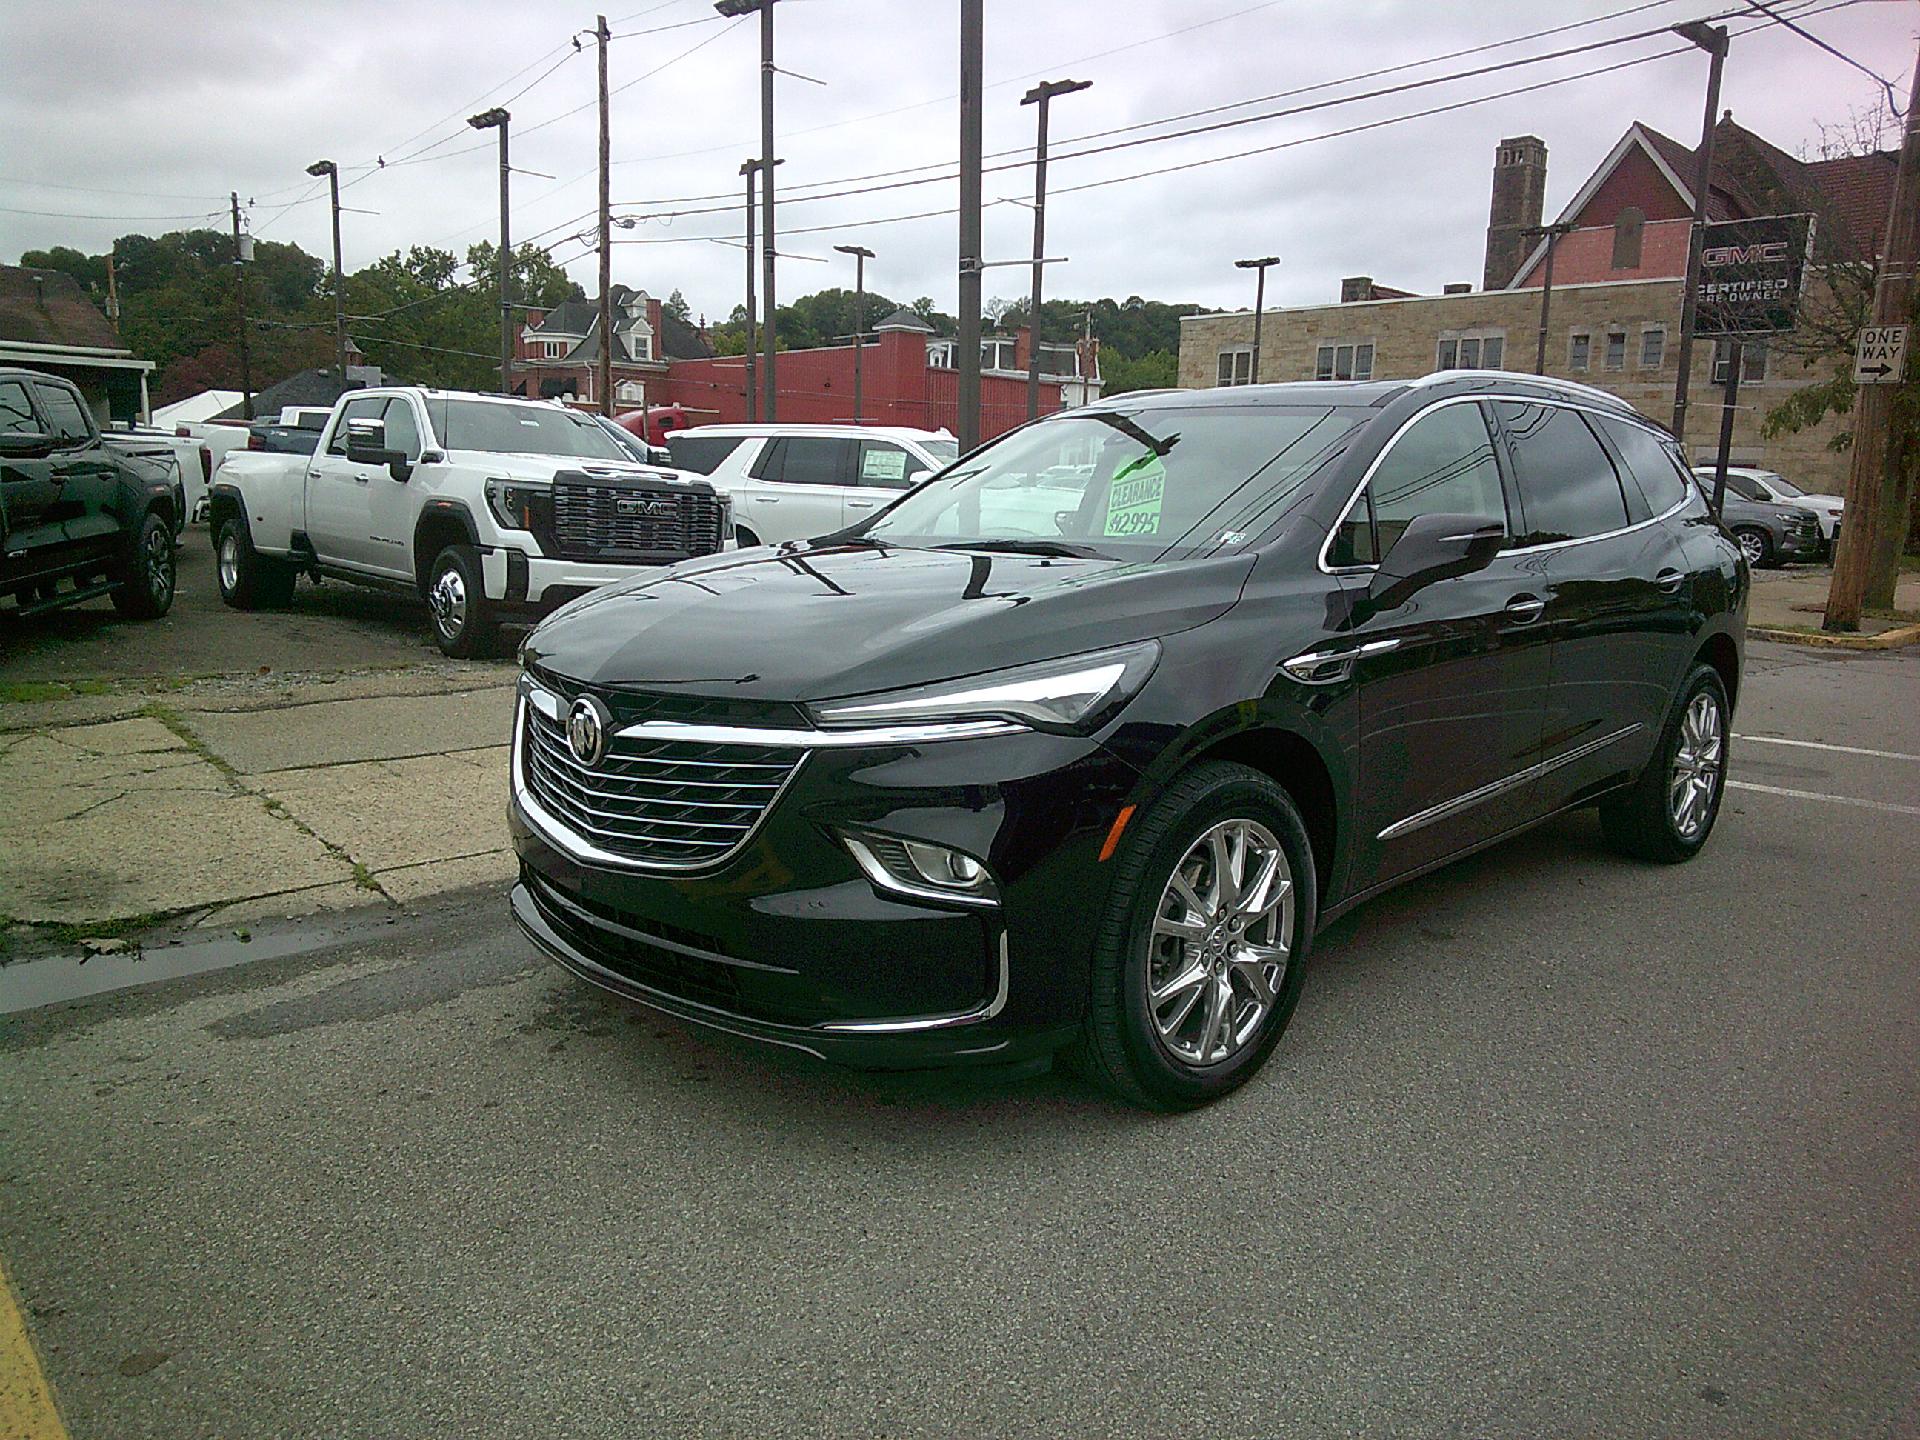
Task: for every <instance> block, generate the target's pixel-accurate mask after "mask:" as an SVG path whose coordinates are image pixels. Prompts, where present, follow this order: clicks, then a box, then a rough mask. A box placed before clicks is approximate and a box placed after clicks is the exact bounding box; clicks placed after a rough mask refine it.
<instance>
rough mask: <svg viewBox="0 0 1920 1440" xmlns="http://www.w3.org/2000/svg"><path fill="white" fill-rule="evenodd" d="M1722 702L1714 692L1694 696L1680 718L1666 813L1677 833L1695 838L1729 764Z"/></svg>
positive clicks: (1701, 828)
mask: <svg viewBox="0 0 1920 1440" xmlns="http://www.w3.org/2000/svg"><path fill="white" fill-rule="evenodd" d="M1723 729H1724V726H1723V723H1722V719H1721V715H1720V705H1719V702H1718V701H1716V700H1715V699H1714V698H1713V696H1712V695H1711V694H1707V693H1705V692H1702V693H1701V694H1699V695H1696V696H1694V697H1693V700H1692V703H1690V704H1689V705H1688V706H1687V713H1686V715H1685V716H1684V717H1683V718H1682V719H1681V721H1680V737H1679V741H1678V743H1677V744H1676V745H1675V746H1674V750H1673V769H1672V771H1671V772H1670V773H1669V775H1668V778H1667V813H1668V814H1669V815H1670V816H1671V817H1672V819H1673V829H1674V833H1675V834H1677V835H1678V836H1679V837H1680V838H1681V839H1682V840H1687V841H1691V840H1694V839H1696V838H1697V837H1698V836H1699V835H1700V833H1701V832H1702V831H1703V830H1705V829H1706V825H1707V821H1708V820H1709V819H1710V818H1711V817H1712V815H1713V805H1714V799H1715V797H1716V796H1717V795H1718V793H1719V790H1720V775H1721V771H1722V770H1723V769H1724V768H1725V765H1726V743H1725V738H1724V735H1723V733H1722V732H1723Z"/></svg>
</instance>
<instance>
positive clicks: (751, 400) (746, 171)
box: [740, 160, 760, 425]
mask: <svg viewBox="0 0 1920 1440" xmlns="http://www.w3.org/2000/svg"><path fill="white" fill-rule="evenodd" d="M759 172H760V162H759V161H758V160H746V161H743V162H742V163H741V165H740V173H741V174H742V175H744V176H746V177H747V349H746V354H745V356H744V357H743V358H744V359H745V360H746V362H747V371H746V375H745V377H744V383H743V386H742V390H741V393H742V394H743V395H744V396H745V398H746V402H747V409H746V416H747V423H748V424H749V425H751V424H752V423H753V422H754V421H755V420H756V419H758V418H759V417H758V415H757V414H756V411H757V410H758V408H759V404H760V397H759V396H758V395H756V394H754V390H753V385H754V379H755V375H754V369H755V362H754V356H753V346H754V335H753V267H754V264H755V263H756V258H757V257H755V255H754V253H753V182H754V179H755V177H756V176H757V175H758V174H759Z"/></svg>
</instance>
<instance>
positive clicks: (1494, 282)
mask: <svg viewBox="0 0 1920 1440" xmlns="http://www.w3.org/2000/svg"><path fill="white" fill-rule="evenodd" d="M1546 199H1547V146H1546V142H1545V141H1543V140H1542V139H1541V138H1540V137H1539V136H1537V135H1516V136H1513V137H1511V138H1509V139H1506V140H1502V141H1501V142H1500V148H1499V149H1498V150H1496V151H1495V152H1494V157H1493V204H1492V206H1491V208H1490V209H1489V211H1488V215H1487V263H1486V269H1485V271H1484V272H1483V273H1482V275H1481V279H1480V285H1481V288H1482V289H1485V290H1504V289H1505V288H1506V286H1507V283H1508V282H1509V281H1510V280H1512V279H1513V277H1514V275H1515V274H1516V273H1518V271H1519V269H1520V264H1521V262H1522V261H1523V260H1525V259H1526V258H1527V252H1528V251H1530V250H1531V249H1532V248H1533V245H1534V242H1533V241H1531V240H1529V239H1527V238H1526V236H1524V235H1522V234H1521V233H1520V232H1521V231H1522V230H1525V229H1527V228H1528V227H1529V226H1533V225H1538V224H1539V223H1540V217H1541V213H1542V211H1543V209H1544V207H1545V205H1546Z"/></svg>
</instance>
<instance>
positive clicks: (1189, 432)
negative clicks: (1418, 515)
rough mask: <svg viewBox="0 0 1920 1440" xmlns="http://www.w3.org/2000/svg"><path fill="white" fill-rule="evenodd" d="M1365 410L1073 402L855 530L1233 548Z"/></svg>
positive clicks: (1070, 545)
mask: <svg viewBox="0 0 1920 1440" xmlns="http://www.w3.org/2000/svg"><path fill="white" fill-rule="evenodd" d="M1368 413H1369V412H1365V411H1356V410H1332V409H1327V408H1324V407H1314V408H1300V409H1281V408H1279V407H1276V406H1259V407H1241V406H1234V407H1225V406H1223V407H1220V408H1218V409H1178V410H1169V409H1140V410H1135V411H1132V412H1130V413H1129V412H1126V411H1122V410H1118V409H1115V410H1110V411H1095V412H1087V411H1081V412H1079V413H1077V414H1074V415H1071V416H1066V417H1063V418H1061V419H1057V420H1047V421H1043V422H1041V423H1040V424H1038V425H1030V426H1027V427H1026V428H1024V429H1021V430H1016V431H1014V432H1013V433H1012V434H1010V435H1008V436H1006V437H1005V438H1004V439H1002V440H1000V441H997V442H996V443H994V444H993V445H990V446H989V447H987V448H986V449H985V450H982V451H980V452H978V453H977V454H975V455H974V456H972V458H970V459H969V460H968V461H967V463H966V464H964V465H962V466H960V467H958V468H957V469H953V470H948V471H947V472H946V473H945V474H943V475H942V476H940V477H939V478H938V479H936V480H930V481H928V482H927V483H926V484H925V485H923V486H922V487H921V488H920V489H918V490H916V491H914V492H913V493H912V494H910V495H908V496H907V497H906V498H905V499H903V500H901V501H900V502H899V503H898V504H896V505H894V506H892V507H891V508H889V509H888V510H887V511H885V512H884V513H883V514H882V515H880V516H879V517H878V518H877V519H876V520H874V521H873V522H872V523H871V524H870V525H868V526H867V527H866V529H865V530H863V531H862V532H861V533H862V534H864V535H866V536H868V537H871V538H873V539H876V540H885V541H888V542H890V543H892V544H896V545H908V546H945V547H950V548H954V549H965V548H968V547H969V546H985V547H987V548H999V549H1010V548H1014V547H1016V546H1017V547H1020V548H1023V549H1032V550H1036V551H1042V552H1051V553H1065V554H1080V555H1096V556H1109V557H1112V558H1116V559H1133V560H1151V559H1160V558H1164V557H1166V556H1169V555H1172V554H1174V553H1176V552H1178V553H1183V554H1184V553H1192V552H1195V551H1198V550H1222V549H1235V548H1238V547H1239V546H1242V545H1245V544H1247V543H1249V542H1251V541H1252V540H1254V539H1255V538H1256V537H1258V536H1259V535H1261V534H1262V533H1263V532H1265V531H1266V530H1268V529H1269V528H1270V527H1271V525H1272V524H1273V522H1274V520H1275V519H1276V518H1277V517H1278V516H1279V515H1280V514H1281V513H1282V512H1283V511H1284V510H1286V509H1287V508H1288V507H1290V506H1291V505H1292V504H1294V503H1295V502H1296V501H1297V500H1298V499H1300V498H1301V497H1302V496H1303V495H1305V494H1306V493H1308V491H1307V489H1306V486H1307V481H1308V480H1309V478H1310V477H1312V476H1313V475H1314V474H1315V473H1316V472H1317V471H1319V470H1320V469H1321V467H1323V466H1324V465H1325V464H1326V463H1327V461H1328V460H1329V459H1331V458H1332V457H1333V456H1334V455H1336V454H1338V453H1339V451H1340V449H1341V448H1342V445H1341V442H1342V441H1343V439H1344V438H1345V437H1346V436H1348V435H1349V434H1350V433H1351V432H1352V431H1353V430H1354V428H1355V427H1356V426H1358V425H1359V424H1360V423H1361V422H1362V421H1363V420H1364V419H1365V417H1366V415H1367V414H1368Z"/></svg>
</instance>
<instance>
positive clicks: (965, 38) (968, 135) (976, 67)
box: [955, 0, 986, 455]
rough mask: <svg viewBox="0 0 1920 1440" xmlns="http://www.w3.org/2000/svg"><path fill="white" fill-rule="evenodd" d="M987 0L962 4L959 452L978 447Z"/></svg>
mask: <svg viewBox="0 0 1920 1440" xmlns="http://www.w3.org/2000/svg"><path fill="white" fill-rule="evenodd" d="M982 7H983V0H960V316H959V321H960V340H959V346H960V354H959V355H958V356H957V357H956V358H957V360H958V361H959V365H960V375H959V391H960V395H959V411H960V413H959V416H958V417H957V419H956V422H955V424H956V427H957V429H958V432H959V439H960V453H961V454H963V455H964V454H965V453H966V452H967V451H969V450H971V449H973V448H974V447H975V446H976V445H978V444H979V443H980V266H981V258H982V257H981V254H980V111H981V101H980V90H981V84H980V73H981V58H982V52H983V50H984V49H985V35H986V22H985V20H984V18H983V17H982V14H981V10H982Z"/></svg>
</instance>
